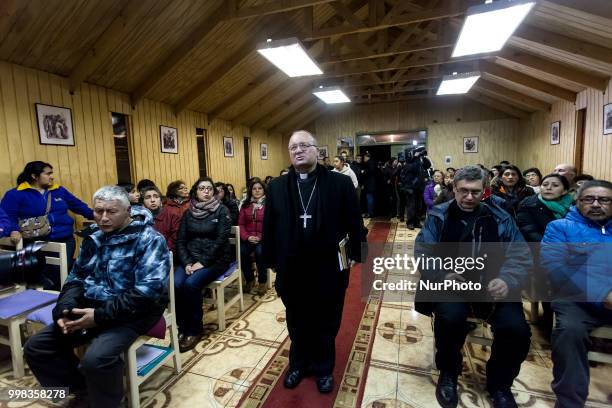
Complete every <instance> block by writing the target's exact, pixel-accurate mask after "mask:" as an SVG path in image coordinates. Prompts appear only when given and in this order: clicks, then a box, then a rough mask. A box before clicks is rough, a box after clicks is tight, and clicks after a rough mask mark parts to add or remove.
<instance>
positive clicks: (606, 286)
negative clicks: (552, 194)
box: [540, 206, 612, 308]
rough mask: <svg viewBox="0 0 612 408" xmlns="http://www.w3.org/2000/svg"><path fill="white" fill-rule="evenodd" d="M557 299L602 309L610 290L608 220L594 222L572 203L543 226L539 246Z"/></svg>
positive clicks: (611, 248)
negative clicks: (585, 302)
mask: <svg viewBox="0 0 612 408" xmlns="http://www.w3.org/2000/svg"><path fill="white" fill-rule="evenodd" d="M540 263H541V265H542V266H543V267H544V268H545V269H546V271H547V273H548V276H549V277H550V280H551V283H552V285H553V288H554V289H555V290H556V297H557V298H559V297H560V298H565V299H568V300H575V301H587V302H592V306H593V307H595V308H603V301H604V300H605V298H606V296H608V293H610V291H612V269H611V266H610V265H612V220H608V222H607V223H606V224H605V225H599V224H596V223H595V222H594V221H591V220H589V219H588V218H586V217H585V216H583V215H582V214H581V213H580V212H579V211H578V209H577V208H576V207H575V206H574V207H572V208H570V210H569V212H568V213H567V215H566V216H565V218H563V219H560V220H555V221H552V222H551V223H549V224H548V226H547V227H546V231H545V232H544V238H542V246H541V248H540Z"/></svg>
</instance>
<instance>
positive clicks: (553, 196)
mask: <svg viewBox="0 0 612 408" xmlns="http://www.w3.org/2000/svg"><path fill="white" fill-rule="evenodd" d="M569 189H570V184H569V182H568V181H567V179H566V178H565V177H563V176H561V175H559V174H549V175H548V176H546V177H544V178H543V179H542V184H541V185H540V193H538V194H536V195H532V196H530V197H527V198H526V199H525V200H523V201H522V202H521V204H520V205H519V208H518V212H517V219H516V223H517V224H518V227H519V229H520V230H521V233H522V234H523V236H524V237H525V241H527V242H538V243H539V242H540V241H542V237H543V236H544V231H546V226H547V225H548V223H549V222H551V221H554V220H558V219H560V218H564V217H565V215H566V214H567V212H568V211H569V209H570V207H571V206H572V203H573V198H572V195H571V194H569ZM532 252H533V254H534V265H535V268H534V273H533V275H532V276H533V278H532V291H533V292H535V293H531V294H530V297H531V299H533V300H536V301H537V300H541V299H545V298H547V297H548V291H549V283H548V279H547V277H546V274H545V273H544V272H543V271H542V270H541V268H540V266H539V265H540V262H539V253H540V251H539V250H533V251H532ZM542 308H543V309H544V317H543V325H544V329H545V330H546V331H547V333H548V334H550V333H551V331H552V324H553V319H552V309H551V307H550V302H542ZM535 317H536V316H533V317H532V319H533V318H535Z"/></svg>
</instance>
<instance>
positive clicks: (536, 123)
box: [518, 81, 612, 180]
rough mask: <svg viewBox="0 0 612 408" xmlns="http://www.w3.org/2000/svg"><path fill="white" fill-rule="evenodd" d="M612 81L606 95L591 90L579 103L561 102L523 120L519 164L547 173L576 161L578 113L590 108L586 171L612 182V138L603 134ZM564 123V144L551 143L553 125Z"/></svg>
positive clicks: (585, 153)
mask: <svg viewBox="0 0 612 408" xmlns="http://www.w3.org/2000/svg"><path fill="white" fill-rule="evenodd" d="M611 92H612V81H611V82H610V83H609V84H608V88H607V90H606V91H605V92H601V91H597V90H594V89H587V90H584V91H582V92H580V93H579V94H578V97H577V98H576V104H573V103H570V102H557V103H554V104H553V105H552V109H551V112H538V113H535V114H533V115H532V116H531V118H530V119H528V120H522V121H521V132H520V137H519V148H518V164H519V165H520V166H522V167H530V166H537V167H539V168H540V170H541V171H542V173H543V174H545V173H548V172H550V171H551V170H552V169H554V168H555V166H556V165H557V164H559V163H573V162H574V148H575V138H576V110H578V109H583V108H586V110H587V112H586V126H585V140H584V168H583V172H584V173H587V174H591V175H592V176H594V177H596V178H604V179H606V180H612V160H611V158H612V135H604V134H603V106H604V105H605V104H607V103H612V97H610V93H611ZM557 120H560V121H561V139H560V144H558V145H551V144H550V124H551V123H552V122H554V121H557Z"/></svg>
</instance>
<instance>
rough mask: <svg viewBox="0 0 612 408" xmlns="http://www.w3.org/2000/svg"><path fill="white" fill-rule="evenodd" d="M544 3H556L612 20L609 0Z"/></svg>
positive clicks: (560, 0)
mask: <svg viewBox="0 0 612 408" xmlns="http://www.w3.org/2000/svg"><path fill="white" fill-rule="evenodd" d="M543 3H554V4H558V5H560V6H563V7H568V8H573V9H576V10H578V11H581V12H584V13H589V14H593V15H595V16H599V17H604V18H608V19H610V20H612V8H610V1H609V0H589V1H584V0H546V1H545V2H543Z"/></svg>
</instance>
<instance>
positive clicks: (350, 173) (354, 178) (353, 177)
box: [332, 163, 359, 188]
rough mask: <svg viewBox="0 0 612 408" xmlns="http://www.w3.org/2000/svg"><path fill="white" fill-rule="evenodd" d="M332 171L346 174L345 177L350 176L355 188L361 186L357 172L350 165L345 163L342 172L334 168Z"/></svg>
mask: <svg viewBox="0 0 612 408" xmlns="http://www.w3.org/2000/svg"><path fill="white" fill-rule="evenodd" d="M332 171H334V172H336V173H340V174H344V175H345V176H349V177H350V178H351V181H352V182H353V185H354V186H355V188H357V187H358V186H359V182H358V181H357V176H356V175H355V172H354V171H353V170H352V169H351V166H349V165H348V164H346V163H344V167H342V170H336V168H335V167H334V169H333V170H332Z"/></svg>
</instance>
